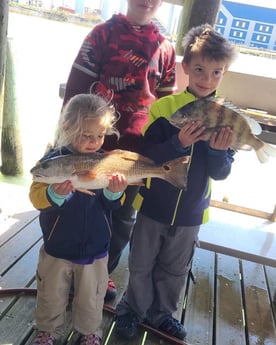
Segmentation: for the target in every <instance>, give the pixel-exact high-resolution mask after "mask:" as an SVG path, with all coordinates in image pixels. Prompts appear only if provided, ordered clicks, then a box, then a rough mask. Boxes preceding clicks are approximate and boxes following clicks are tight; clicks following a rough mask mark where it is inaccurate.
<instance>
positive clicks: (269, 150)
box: [169, 97, 276, 163]
mask: <svg viewBox="0 0 276 345" xmlns="http://www.w3.org/2000/svg"><path fill="white" fill-rule="evenodd" d="M197 120H200V121H202V125H203V126H205V127H206V130H205V131H204V134H206V135H207V139H206V140H209V138H210V136H211V134H212V133H213V132H214V131H216V132H218V131H220V129H221V128H223V127H230V128H231V129H232V131H233V140H232V143H231V148H232V149H234V150H251V149H252V148H253V149H254V150H255V151H256V154H257V157H258V159H259V161H260V162H261V163H264V162H267V161H268V159H269V157H270V156H276V147H274V146H273V145H270V144H268V143H265V142H263V141H262V140H261V139H259V138H258V137H257V136H256V135H258V134H260V133H261V131H262V128H261V126H260V124H259V123H258V122H257V121H255V120H254V119H252V118H250V117H248V116H246V115H244V113H242V111H241V110H240V109H239V108H238V107H236V106H235V105H234V104H232V103H231V102H230V101H225V100H224V99H222V98H216V97H209V98H202V99H199V100H196V101H194V102H191V103H188V104H186V105H184V106H183V107H181V108H179V109H178V110H177V111H176V112H175V113H174V114H173V115H172V116H171V117H170V119H169V121H170V123H171V124H172V125H174V126H176V127H177V128H180V129H181V128H182V127H183V126H184V125H185V124H186V123H187V122H188V121H197Z"/></svg>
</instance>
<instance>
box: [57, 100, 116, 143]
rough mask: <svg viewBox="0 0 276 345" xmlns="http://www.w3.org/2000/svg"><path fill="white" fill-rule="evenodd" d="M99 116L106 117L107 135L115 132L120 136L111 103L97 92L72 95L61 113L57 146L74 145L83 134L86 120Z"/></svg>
mask: <svg viewBox="0 0 276 345" xmlns="http://www.w3.org/2000/svg"><path fill="white" fill-rule="evenodd" d="M99 117H105V121H104V125H105V126H106V129H107V131H106V135H112V134H115V135H116V136H117V137H118V138H119V131H118V130H117V129H116V128H115V123H116V122H117V117H116V113H115V109H114V107H113V106H112V105H111V104H110V103H108V102H106V101H105V100H104V99H103V98H102V97H101V96H99V95H95V94H79V95H76V96H74V97H72V98H71V99H70V100H69V101H68V103H67V104H66V105H65V107H64V108H63V111H62V113H61V115H60V119H59V122H58V126H57V131H56V138H55V146H56V147H62V146H73V145H74V144H75V143H76V142H77V140H78V138H79V136H80V135H82V133H83V131H84V129H85V122H86V121H87V120H94V119H98V118H99Z"/></svg>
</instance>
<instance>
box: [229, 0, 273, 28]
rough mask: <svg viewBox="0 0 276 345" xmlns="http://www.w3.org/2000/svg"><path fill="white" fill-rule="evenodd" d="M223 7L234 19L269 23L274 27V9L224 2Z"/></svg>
mask: <svg viewBox="0 0 276 345" xmlns="http://www.w3.org/2000/svg"><path fill="white" fill-rule="evenodd" d="M223 5H224V7H225V8H226V9H227V10H228V11H229V12H230V13H231V14H232V16H233V17H235V18H242V19H244V20H253V21H256V22H261V23H271V24H274V25H275V24H276V9H273V8H265V7H260V6H253V5H247V4H241V3H237V2H232V1H225V0H224V1H223Z"/></svg>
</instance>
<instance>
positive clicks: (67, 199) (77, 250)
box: [29, 94, 127, 345]
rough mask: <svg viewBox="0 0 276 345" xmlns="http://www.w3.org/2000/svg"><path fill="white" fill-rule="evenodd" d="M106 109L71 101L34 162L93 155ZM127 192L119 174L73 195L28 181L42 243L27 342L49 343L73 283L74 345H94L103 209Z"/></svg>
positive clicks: (107, 216) (101, 285)
mask: <svg viewBox="0 0 276 345" xmlns="http://www.w3.org/2000/svg"><path fill="white" fill-rule="evenodd" d="M115 119H116V117H115V115H114V109H113V108H112V107H111V106H110V105H109V104H107V103H106V102H105V101H104V100H103V99H102V98H101V97H99V96H97V95H91V94H90V95H89V94H80V95H77V96H74V97H73V98H72V99H71V100H70V101H69V102H68V103H67V105H66V107H65V108H64V110H63V113H62V114H61V117H60V120H59V124H58V129H57V135H56V145H55V148H54V149H52V150H51V151H50V152H49V153H48V154H47V155H45V156H44V157H43V158H42V160H45V159H48V158H50V157H55V156H59V155H66V154H72V153H74V152H78V153H90V152H91V153H92V152H96V151H100V150H101V146H102V145H103V142H104V138H105V136H106V135H110V134H114V133H115V134H116V133H117V131H116V130H115V128H114V127H113V125H114V123H115ZM126 187H127V182H126V179H125V177H124V176H123V175H120V174H114V175H112V176H111V178H110V181H109V186H108V187H107V188H105V189H101V190H95V191H94V195H92V196H91V195H88V194H85V193H81V192H79V191H75V190H74V188H73V186H72V183H71V182H70V181H69V180H68V181H64V182H63V183H58V184H52V185H47V184H44V183H38V182H33V183H32V185H31V188H30V194H29V196H30V200H31V202H32V203H33V205H34V207H35V208H37V209H39V210H40V216H39V220H40V226H41V229H42V233H43V240H44V244H43V246H42V247H41V249H40V253H39V262H38V267H37V306H36V312H35V316H36V325H37V328H38V332H37V337H36V339H35V341H34V345H53V343H54V340H55V339H57V338H58V337H60V336H61V334H62V333H63V326H64V322H65V314H66V306H67V304H68V298H69V291H70V287H71V284H72V281H74V299H73V302H72V324H73V327H74V329H75V330H76V331H77V332H79V333H80V334H81V342H80V344H81V345H99V344H100V340H101V337H102V330H101V321H102V309H103V303H104V296H105V293H106V287H107V282H108V272H107V260H108V249H109V243H110V237H111V221H110V220H111V210H113V209H116V208H118V207H120V205H121V204H120V199H121V197H122V194H123V191H124V190H125V188H126Z"/></svg>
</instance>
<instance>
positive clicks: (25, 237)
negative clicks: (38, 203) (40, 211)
mask: <svg viewBox="0 0 276 345" xmlns="http://www.w3.org/2000/svg"><path fill="white" fill-rule="evenodd" d="M41 238H42V234H41V230H40V226H39V223H38V219H35V220H34V221H33V222H31V223H30V224H28V225H27V226H25V227H23V228H22V230H21V231H18V232H17V234H16V235H15V236H14V238H13V239H12V240H11V241H7V242H6V243H5V244H3V245H2V246H1V247H0V257H1V261H0V274H1V275H3V274H4V272H5V271H6V270H8V269H9V267H10V266H12V265H13V264H14V263H15V262H16V261H17V260H19V258H20V257H21V256H23V255H24V253H25V252H27V251H28V250H29V249H30V247H32V246H33V245H35V244H36V243H37V242H38V241H40V240H41Z"/></svg>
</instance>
